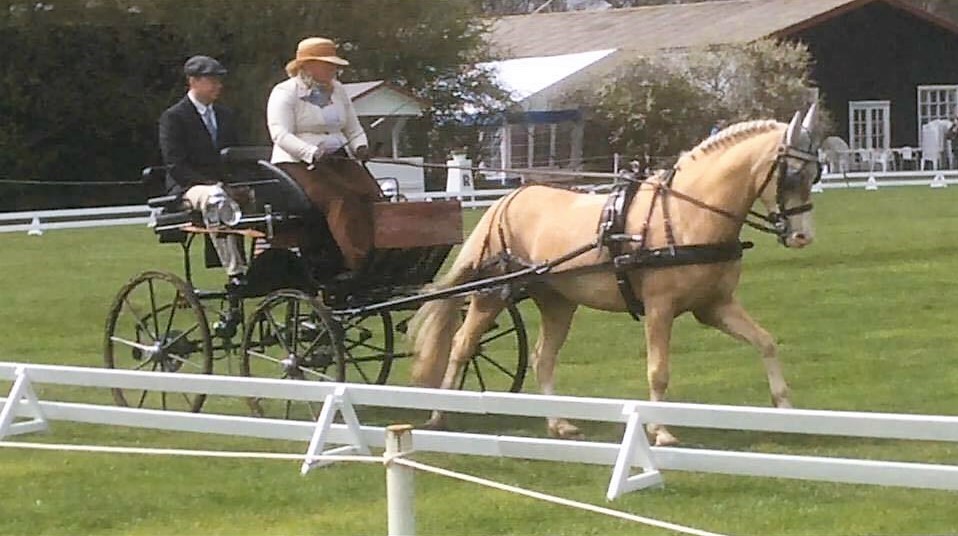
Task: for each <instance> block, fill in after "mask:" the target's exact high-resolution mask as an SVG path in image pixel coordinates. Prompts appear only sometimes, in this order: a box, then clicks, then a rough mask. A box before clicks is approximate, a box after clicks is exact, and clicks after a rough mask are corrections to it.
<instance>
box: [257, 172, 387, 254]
mask: <svg viewBox="0 0 958 536" xmlns="http://www.w3.org/2000/svg"><path fill="white" fill-rule="evenodd" d="M276 165H277V166H278V167H279V168H280V169H282V170H283V171H285V172H286V173H288V174H289V175H290V176H291V177H292V178H293V180H295V181H296V182H297V183H299V185H300V186H302V187H303V190H305V191H306V196H307V197H309V200H310V201H312V202H313V204H314V205H315V206H316V207H317V208H319V210H321V211H322V213H323V215H325V217H326V223H327V224H328V225H329V231H330V233H332V235H333V238H334V239H335V240H336V244H337V245H339V249H340V251H341V252H342V254H343V260H344V262H345V263H346V268H348V269H349V270H359V269H360V268H362V265H363V262H364V261H365V260H366V256H367V255H368V254H369V250H370V249H371V248H372V245H373V203H375V202H376V200H378V199H380V198H381V197H382V193H381V191H380V189H379V184H378V183H377V182H376V179H374V178H373V177H372V176H371V175H370V174H369V172H367V171H366V169H365V168H364V167H363V166H361V165H359V163H357V162H356V161H354V160H350V159H347V158H332V159H328V160H324V161H323V162H320V163H319V164H317V165H316V166H315V167H314V168H313V169H308V167H307V165H306V164H305V163H279V164H276Z"/></svg>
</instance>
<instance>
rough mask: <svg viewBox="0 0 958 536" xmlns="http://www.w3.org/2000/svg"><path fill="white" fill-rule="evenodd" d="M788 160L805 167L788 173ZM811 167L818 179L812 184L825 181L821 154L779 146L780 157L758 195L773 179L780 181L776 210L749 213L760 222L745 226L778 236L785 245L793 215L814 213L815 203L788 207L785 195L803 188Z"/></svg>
mask: <svg viewBox="0 0 958 536" xmlns="http://www.w3.org/2000/svg"><path fill="white" fill-rule="evenodd" d="M789 158H794V159H797V160H801V161H802V165H801V166H800V167H799V168H798V170H797V171H795V172H790V171H789V166H788V159H789ZM809 165H815V178H814V179H812V184H816V183H818V182H819V181H821V180H822V164H821V162H819V161H818V155H817V154H814V153H812V152H811V151H806V150H804V149H799V148H797V147H792V146H790V145H788V144H787V143H784V142H783V143H782V144H781V145H779V148H778V156H777V157H776V158H775V163H774V164H773V165H772V167H771V168H769V170H768V175H767V176H766V177H765V181H763V182H762V186H761V188H759V190H758V195H759V197H761V195H762V193H763V192H765V189H766V188H768V185H769V184H770V183H771V182H772V178H776V179H777V181H776V189H775V208H776V210H773V211H771V212H769V213H768V214H761V213H759V212H756V211H754V210H749V211H748V214H749V216H752V217H753V218H754V219H758V220H759V222H755V221H752V220H749V219H748V218H747V217H746V219H745V223H746V224H747V225H748V226H749V227H752V228H753V229H757V230H759V231H762V232H766V233H771V234H774V235H776V236H777V237H778V241H779V242H780V243H782V244H785V240H786V239H787V238H788V236H789V235H790V234H791V232H792V229H791V224H790V223H789V221H788V219H789V218H790V217H792V216H797V215H798V214H804V213H806V212H811V211H812V209H813V208H814V205H813V204H812V203H803V204H801V205H798V206H794V207H786V206H785V194H786V192H789V191H793V190H795V189H797V188H800V187H801V186H802V180H803V177H804V175H805V168H806V167H807V166H809Z"/></svg>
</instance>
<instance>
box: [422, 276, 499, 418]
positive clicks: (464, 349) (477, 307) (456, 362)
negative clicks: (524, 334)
mask: <svg viewBox="0 0 958 536" xmlns="http://www.w3.org/2000/svg"><path fill="white" fill-rule="evenodd" d="M505 306H506V302H505V301H503V300H502V299H501V298H499V296H498V295H491V294H489V295H483V294H474V295H473V296H472V299H471V300H470V302H469V310H468V311H467V312H466V318H465V320H463V322H462V326H460V328H459V330H458V331H456V335H455V337H453V341H452V351H451V352H450V353H449V364H448V365H447V366H446V373H445V375H444V376H443V377H442V384H441V385H440V388H441V389H456V388H458V387H459V382H460V381H461V379H462V375H463V373H464V371H465V367H466V363H468V362H469V360H470V359H472V356H473V355H474V354H475V353H476V347H477V346H478V345H479V340H480V338H481V337H482V334H483V333H485V332H486V330H487V329H489V326H491V325H492V323H493V322H494V321H495V319H496V316H498V315H499V313H500V312H501V311H502V309H504V308H505ZM425 427H426V428H433V429H442V428H445V427H446V418H445V414H444V413H442V412H441V411H433V412H432V416H431V417H430V419H429V421H428V422H427V423H426V424H425Z"/></svg>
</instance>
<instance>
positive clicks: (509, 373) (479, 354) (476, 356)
mask: <svg viewBox="0 0 958 536" xmlns="http://www.w3.org/2000/svg"><path fill="white" fill-rule="evenodd" d="M479 358H482V359H483V360H485V361H487V362H489V364H491V365H492V366H494V367H496V368H497V369H499V370H500V371H502V372H503V373H504V374H505V375H506V376H509V377H510V378H512V379H513V380H514V379H516V375H515V374H513V373H512V372H511V371H509V370H508V369H507V368H505V367H503V366H502V365H500V364H499V363H498V362H496V361H494V360H493V359H492V358H490V357H489V356H487V355H486V354H483V353H477V354H476V355H475V356H473V359H474V360H477V361H478V359H479ZM478 367H479V363H478V362H477V363H476V368H478Z"/></svg>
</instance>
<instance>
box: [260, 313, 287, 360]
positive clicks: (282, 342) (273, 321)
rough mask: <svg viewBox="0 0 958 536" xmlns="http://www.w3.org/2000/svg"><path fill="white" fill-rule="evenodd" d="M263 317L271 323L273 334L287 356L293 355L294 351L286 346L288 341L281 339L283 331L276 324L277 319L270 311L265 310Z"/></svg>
mask: <svg viewBox="0 0 958 536" xmlns="http://www.w3.org/2000/svg"><path fill="white" fill-rule="evenodd" d="M263 316H264V317H265V318H266V320H267V321H268V322H269V324H270V326H272V327H273V333H275V334H276V341H277V342H279V344H280V346H282V347H283V350H286V353H287V354H291V353H293V351H292V350H290V349H289V346H288V345H287V344H286V341H285V340H283V338H282V337H281V335H282V330H280V328H279V324H277V323H276V319H275V318H273V313H272V312H270V311H269V310H264V311H263Z"/></svg>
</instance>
